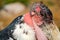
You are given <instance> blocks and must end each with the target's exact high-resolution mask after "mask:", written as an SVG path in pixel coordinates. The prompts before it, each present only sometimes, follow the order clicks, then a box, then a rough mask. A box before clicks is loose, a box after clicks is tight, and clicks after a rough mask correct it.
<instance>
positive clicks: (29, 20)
mask: <svg viewBox="0 0 60 40" xmlns="http://www.w3.org/2000/svg"><path fill="white" fill-rule="evenodd" d="M33 18H34V17H33ZM24 21H25V23H27V24H28V25H29V26H30V27H31V28H33V29H34V30H35V34H36V37H37V40H47V38H46V36H45V35H44V33H43V31H42V29H41V28H40V27H38V26H37V25H36V24H37V22H33V20H32V17H31V16H30V13H27V14H25V16H24ZM39 24H40V25H41V24H42V21H39Z"/></svg>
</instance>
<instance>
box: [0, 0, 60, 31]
mask: <svg viewBox="0 0 60 40" xmlns="http://www.w3.org/2000/svg"><path fill="white" fill-rule="evenodd" d="M39 1H42V2H43V3H44V4H45V5H47V6H48V7H49V9H50V10H51V11H52V13H53V18H54V21H55V23H56V25H57V26H58V28H60V0H0V9H2V8H3V7H4V5H7V4H10V3H15V2H19V3H22V4H23V5H24V6H25V7H26V8H25V10H24V11H22V12H21V13H18V14H12V15H13V16H11V17H8V16H7V17H8V18H7V17H4V16H3V15H6V13H5V14H3V15H0V30H2V29H4V28H5V27H7V26H8V25H9V24H10V23H11V22H12V20H13V19H14V18H16V17H17V16H19V15H21V14H24V13H27V12H28V11H29V9H30V5H31V4H32V3H34V2H39ZM3 13H4V12H3ZM0 14H1V13H0ZM8 14H9V13H8Z"/></svg>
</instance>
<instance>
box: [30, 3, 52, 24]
mask: <svg viewBox="0 0 60 40" xmlns="http://www.w3.org/2000/svg"><path fill="white" fill-rule="evenodd" d="M30 14H31V16H33V17H34V16H35V15H38V16H39V17H40V20H43V21H45V22H46V23H51V20H52V13H51V11H50V9H49V8H48V7H47V6H46V5H45V4H43V2H37V3H33V5H32V7H31V11H30ZM36 19H37V18H36Z"/></svg>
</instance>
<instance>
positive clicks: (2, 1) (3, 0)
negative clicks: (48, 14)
mask: <svg viewBox="0 0 60 40" xmlns="http://www.w3.org/2000/svg"><path fill="white" fill-rule="evenodd" d="M14 2H21V3H22V4H24V5H25V6H28V4H29V3H30V1H29V0H0V9H1V8H2V7H3V6H4V5H6V4H9V3H14Z"/></svg>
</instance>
